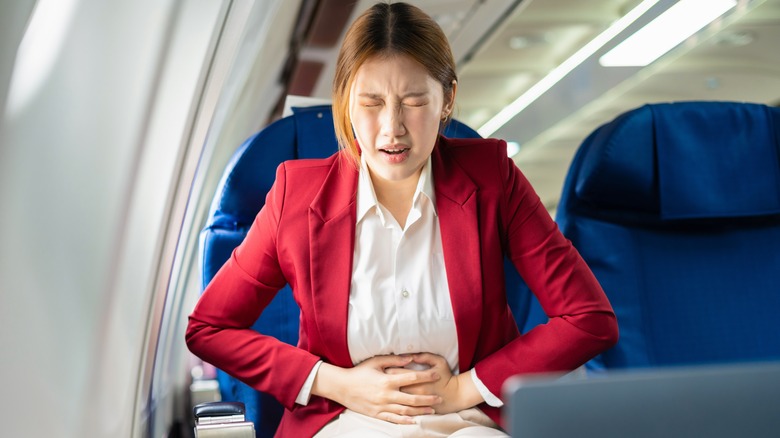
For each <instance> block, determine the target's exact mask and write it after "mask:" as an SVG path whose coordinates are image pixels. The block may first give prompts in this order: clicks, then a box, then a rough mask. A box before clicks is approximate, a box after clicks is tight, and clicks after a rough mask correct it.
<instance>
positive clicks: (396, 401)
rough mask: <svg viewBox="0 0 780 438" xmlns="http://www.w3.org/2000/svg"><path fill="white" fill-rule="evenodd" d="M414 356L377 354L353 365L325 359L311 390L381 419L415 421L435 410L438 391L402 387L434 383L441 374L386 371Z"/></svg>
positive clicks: (400, 422)
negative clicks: (340, 365) (344, 364)
mask: <svg viewBox="0 0 780 438" xmlns="http://www.w3.org/2000/svg"><path fill="white" fill-rule="evenodd" d="M411 361H412V357H411V356H394V355H388V356H375V357H372V358H371V359H368V360H365V361H364V362H361V363H360V364H358V365H356V366H355V367H354V368H340V367H337V366H335V365H330V364H327V363H323V364H322V365H321V366H320V369H319V370H318V371H317V375H316V376H315V378H314V383H313V385H312V391H311V393H312V394H314V395H318V396H320V397H325V398H328V399H330V400H333V401H335V402H337V403H339V404H341V405H343V406H345V407H346V408H348V409H351V410H353V411H355V412H359V413H361V414H364V415H368V416H370V417H374V418H378V419H380V420H385V421H389V422H391V423H398V424H412V423H414V419H413V418H412V417H414V416H416V415H423V414H432V413H433V412H434V410H433V408H432V407H431V406H433V405H436V404H439V403H441V401H442V400H441V397H440V396H438V395H436V394H422V393H421V394H413V393H410V392H405V391H402V390H401V388H403V387H409V386H412V387H414V385H420V384H431V383H434V382H436V381H438V380H439V379H440V378H441V376H440V375H439V374H438V372H437V371H436V370H434V369H429V370H425V371H410V370H406V371H407V372H405V373H403V374H400V373H399V374H393V373H386V372H385V370H387V369H389V368H399V367H404V366H406V365H407V364H409V363H410V362H411Z"/></svg>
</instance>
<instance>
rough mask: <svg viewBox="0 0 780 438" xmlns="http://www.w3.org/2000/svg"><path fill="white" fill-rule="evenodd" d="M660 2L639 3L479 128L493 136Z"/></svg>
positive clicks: (487, 135)
mask: <svg viewBox="0 0 780 438" xmlns="http://www.w3.org/2000/svg"><path fill="white" fill-rule="evenodd" d="M658 1H659V0H645V1H643V2H642V3H640V4H639V5H637V7H635V8H634V9H632V10H631V11H630V12H629V13H627V14H626V15H624V16H623V17H621V18H620V19H618V20H617V21H615V22H614V23H613V24H612V25H611V26H610V27H608V28H607V29H606V30H605V31H604V32H602V33H601V34H599V35H598V36H597V37H596V38H594V39H593V40H591V41H590V42H589V43H588V44H586V45H585V46H583V47H582V48H581V49H580V50H578V51H577V52H576V53H574V54H573V55H572V56H571V57H569V59H567V60H566V61H564V62H563V63H562V64H561V65H559V66H558V67H556V68H554V69H553V70H552V71H551V72H550V73H548V74H547V76H545V77H544V78H542V80H540V81H539V82H537V83H536V84H534V85H533V86H532V87H531V88H529V89H528V91H526V92H525V93H523V94H522V95H521V96H520V97H518V98H517V99H515V101H514V102H512V103H510V104H509V105H507V106H506V107H504V109H502V110H501V111H499V113H498V114H496V115H495V116H493V118H491V119H490V120H488V121H487V122H486V123H485V124H484V125H482V126H481V127H480V128H479V129H477V132H479V135H481V136H483V137H490V136H491V135H493V133H495V132H496V131H498V130H499V129H500V128H501V127H502V126H504V125H505V124H506V123H507V122H508V121H509V120H511V119H512V118H513V117H515V116H516V115H517V114H519V113H520V111H522V110H524V109H525V108H527V107H528V105H530V104H531V103H533V102H534V101H535V100H536V99H538V98H539V96H541V95H542V94H544V93H545V92H547V90H549V89H550V88H552V86H553V85H555V84H556V83H558V81H560V80H561V79H563V78H564V77H565V76H566V75H567V74H569V73H570V72H571V71H572V70H574V69H575V68H576V67H577V66H578V65H580V64H581V63H582V62H583V61H585V60H586V59H588V58H589V57H590V56H591V55H593V54H594V53H595V52H596V51H597V50H599V49H600V48H602V47H603V46H604V45H605V44H606V43H607V42H609V41H610V40H611V39H612V38H614V37H615V36H617V35H618V34H619V33H620V32H622V31H623V30H624V29H625V28H626V27H628V26H629V25H630V24H631V23H633V22H634V21H636V20H637V19H638V18H639V17H641V16H642V14H644V13H645V12H647V11H648V9H650V8H651V7H653V5H655V4H656V3H658Z"/></svg>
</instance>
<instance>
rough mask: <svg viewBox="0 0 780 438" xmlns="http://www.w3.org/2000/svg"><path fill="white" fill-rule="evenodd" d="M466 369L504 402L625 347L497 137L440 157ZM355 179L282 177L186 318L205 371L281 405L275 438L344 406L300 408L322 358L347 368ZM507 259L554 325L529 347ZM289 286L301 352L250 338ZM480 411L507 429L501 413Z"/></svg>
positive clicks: (290, 172) (351, 173)
mask: <svg viewBox="0 0 780 438" xmlns="http://www.w3.org/2000/svg"><path fill="white" fill-rule="evenodd" d="M432 171H433V181H434V188H435V191H436V207H437V211H438V217H439V222H440V226H441V234H442V246H443V251H444V262H445V267H446V268H445V269H446V272H447V280H448V282H449V286H450V295H451V297H452V306H453V310H454V314H455V325H456V327H457V335H458V348H459V355H460V358H459V360H460V364H459V366H460V369H461V370H463V371H466V370H469V369H472V368H476V371H477V375H478V376H479V378H480V379H481V380H482V381H483V382H484V384H485V385H486V386H487V388H488V389H489V390H490V391H491V392H492V393H494V394H496V395H498V396H500V394H501V386H502V384H503V383H504V382H505V381H506V380H507V379H508V378H509V377H510V376H512V375H515V374H521V373H532V372H546V371H562V370H572V369H574V368H576V367H578V366H580V365H582V364H583V363H585V362H586V361H587V360H589V359H590V358H592V357H593V356H595V355H596V354H598V353H599V352H601V351H603V350H605V349H607V348H609V347H610V346H612V345H613V344H614V343H615V342H616V340H617V324H616V320H615V315H614V313H613V311H612V308H611V306H610V304H609V302H608V301H607V298H606V296H605V295H604V292H603V291H602V289H601V287H600V286H599V284H598V283H597V281H596V279H595V278H594V276H593V274H592V273H591V271H590V269H589V268H588V267H587V266H586V265H585V262H584V261H583V260H582V258H581V257H580V255H579V253H578V252H577V251H576V250H575V249H574V247H572V245H571V243H570V242H569V241H568V240H567V239H565V238H564V237H563V235H562V234H561V233H560V232H559V230H558V227H557V225H556V224H555V223H554V222H553V221H552V219H551V218H550V215H549V214H548V213H547V211H546V210H545V208H544V206H543V205H542V203H541V202H540V201H539V197H538V196H537V195H536V193H535V192H534V191H533V189H532V188H531V186H530V184H529V183H528V181H527V180H526V179H525V177H524V176H523V175H522V173H521V172H520V170H519V169H518V168H517V167H516V166H515V164H514V162H513V161H512V160H510V159H509V158H507V154H506V144H505V143H504V142H503V141H500V140H492V139H488V140H483V139H468V140H466V139H463V140H456V139H447V138H444V137H441V138H440V139H439V142H438V144H437V146H436V147H435V148H434V150H433V155H432ZM357 180H358V172H357V170H356V169H355V167H354V166H353V165H352V164H351V163H349V162H348V160H347V159H346V157H345V156H343V155H342V153H337V154H335V155H333V156H331V157H330V158H327V159H321V160H296V161H289V162H286V163H283V164H282V165H280V166H279V168H278V170H277V175H276V182H275V183H274V186H273V188H272V189H271V191H270V192H269V193H268V197H267V199H266V204H265V206H264V207H263V209H262V210H261V211H260V213H259V214H258V215H257V218H256V220H255V223H254V224H253V226H252V227H251V228H250V230H249V233H248V234H247V237H246V239H245V240H244V242H243V243H242V244H241V245H240V246H239V247H238V248H236V250H235V251H234V252H233V255H232V256H231V258H230V259H229V260H228V261H227V263H226V264H225V265H224V266H223V267H222V268H221V269H220V270H219V272H218V273H217V274H216V276H215V277H214V279H213V280H212V282H211V283H210V284H209V286H208V287H207V288H206V291H205V292H204V294H203V296H202V297H201V298H200V301H199V302H198V304H197V306H196V307H195V310H194V311H193V313H192V315H191V316H190V322H189V326H188V329H187V335H186V338H187V344H188V346H189V348H190V350H191V351H192V352H193V353H195V354H196V355H198V356H199V357H201V358H202V359H203V360H205V361H207V362H210V363H212V364H214V365H215V366H217V367H219V368H221V369H223V370H225V371H226V372H228V373H230V374H232V375H234V376H236V377H238V378H239V379H241V380H242V381H244V382H246V383H247V384H249V385H250V386H252V387H254V388H256V389H258V390H260V391H264V392H267V393H269V394H271V395H273V396H274V397H276V398H277V399H278V400H279V401H280V402H281V403H282V404H283V405H284V406H285V408H286V410H285V413H284V416H283V418H282V422H281V425H280V427H279V429H278V431H277V436H292V437H302V436H311V435H313V434H314V433H316V432H317V431H318V430H319V429H320V428H322V426H324V425H325V424H326V423H327V422H328V421H329V420H331V419H332V418H333V417H335V416H336V415H337V414H338V413H340V412H341V411H342V410H343V409H344V407H343V406H340V405H338V404H336V403H334V402H332V401H330V400H327V399H323V398H320V397H316V396H313V397H312V398H311V401H310V403H309V404H308V405H307V406H300V405H297V404H295V398H296V396H297V395H298V392H299V390H300V388H301V387H302V386H303V383H304V381H305V380H306V377H307V376H308V374H309V372H310V371H311V368H312V367H313V366H314V364H315V363H316V362H317V361H318V360H320V359H322V360H324V361H326V362H328V363H332V364H334V365H338V366H340V367H351V366H352V361H351V360H350V356H349V350H348V348H347V309H348V305H347V302H348V299H349V290H350V277H351V275H352V255H353V247H354V242H355V222H356V190H357ZM505 253H506V254H507V255H508V256H509V257H510V259H511V260H512V261H513V263H514V265H515V266H516V267H517V269H518V271H519V273H520V274H521V275H522V277H523V278H524V279H525V281H526V282H527V283H528V285H529V287H530V288H531V290H533V291H534V293H535V294H536V296H537V297H538V299H539V302H540V303H541V305H542V307H543V308H544V310H545V312H546V313H547V315H548V316H549V317H550V321H549V323H547V324H543V325H540V326H538V327H536V328H534V329H533V330H531V331H529V332H528V333H527V334H525V335H523V336H520V333H519V331H518V328H517V326H516V324H515V320H514V318H513V317H512V314H511V312H510V310H509V306H508V305H507V299H506V293H505V286H504V271H503V257H504V254H505ZM286 283H289V284H290V286H291V287H292V290H293V295H294V297H295V300H296V302H297V303H298V305H299V306H300V308H301V327H300V341H299V345H298V346H297V347H295V346H292V345H287V344H284V343H282V342H280V341H278V340H276V339H274V338H271V337H268V336H264V335H262V334H260V333H256V332H254V331H252V330H251V329H248V327H250V326H251V325H252V324H253V323H254V322H255V320H257V318H258V316H259V314H260V312H262V310H263V309H264V308H265V307H266V306H267V305H268V303H269V302H270V301H271V299H272V298H273V297H274V295H275V294H276V292H277V291H278V290H279V289H280V288H282V287H283V286H284V285H285V284H286ZM480 408H481V409H482V410H483V411H484V412H485V413H486V414H487V415H488V416H490V417H491V418H492V419H493V420H495V421H496V422H499V423H500V410H499V409H497V408H493V407H490V406H487V405H486V404H482V405H481V406H480Z"/></svg>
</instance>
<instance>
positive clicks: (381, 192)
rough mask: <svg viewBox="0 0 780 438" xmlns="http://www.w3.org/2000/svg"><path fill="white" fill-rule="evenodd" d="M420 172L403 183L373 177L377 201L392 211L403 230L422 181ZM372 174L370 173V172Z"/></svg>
mask: <svg viewBox="0 0 780 438" xmlns="http://www.w3.org/2000/svg"><path fill="white" fill-rule="evenodd" d="M421 173H422V169H421V170H420V172H417V173H416V174H415V175H413V176H410V177H409V178H406V179H405V180H402V181H388V180H385V179H382V178H380V177H376V176H374V175H371V182H372V184H373V186H374V193H376V199H377V201H378V202H379V203H380V204H382V206H384V207H385V208H386V209H388V210H389V211H390V214H392V215H393V217H394V218H395V220H396V221H397V222H398V225H400V226H401V229H403V228H404V227H406V218H407V216H409V211H410V210H411V209H412V201H413V200H414V192H415V191H416V190H417V183H418V181H419V180H420V174H421ZM369 174H370V172H369Z"/></svg>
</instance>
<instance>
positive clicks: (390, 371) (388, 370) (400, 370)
mask: <svg viewBox="0 0 780 438" xmlns="http://www.w3.org/2000/svg"><path fill="white" fill-rule="evenodd" d="M413 372H415V371H413V370H409V369H406V368H399V367H389V368H385V373H386V374H393V375H397V374H405V373H413Z"/></svg>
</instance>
